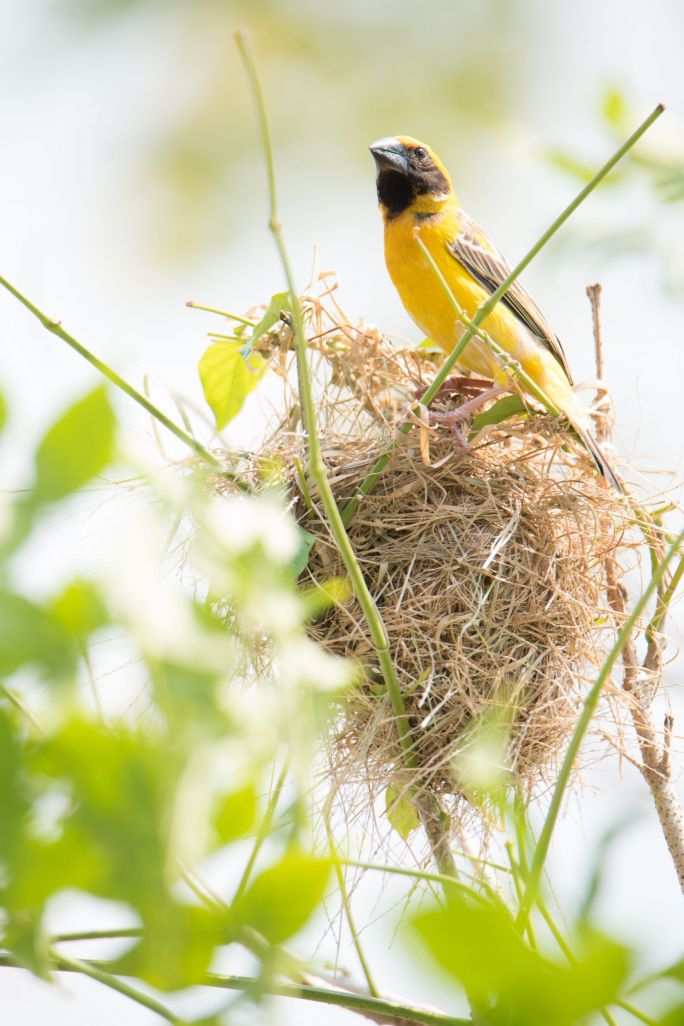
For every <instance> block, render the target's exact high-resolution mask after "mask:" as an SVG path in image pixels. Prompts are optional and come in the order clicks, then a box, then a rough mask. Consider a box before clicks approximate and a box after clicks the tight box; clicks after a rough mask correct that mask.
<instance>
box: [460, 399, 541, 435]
mask: <svg viewBox="0 0 684 1026" xmlns="http://www.w3.org/2000/svg"><path fill="white" fill-rule="evenodd" d="M520 413H524V414H526V413H527V407H526V406H525V403H524V402H523V401H522V399H521V398H520V396H519V395H505V396H504V397H503V399H499V400H497V402H495V403H494V405H493V406H490V407H489V409H488V410H485V411H484V413H480V414H479V415H478V416H477V417H475V418H474V419H473V423H472V425H471V428H470V438H474V437H475V435H477V434H478V433H479V432H480V431H482V428H485V427H489V426H491V425H493V424H500V423H501V421H502V420H508V418H509V417H515V416H517V415H518V414H520Z"/></svg>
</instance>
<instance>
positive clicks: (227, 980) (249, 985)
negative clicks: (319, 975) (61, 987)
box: [0, 954, 473, 1026]
mask: <svg viewBox="0 0 684 1026" xmlns="http://www.w3.org/2000/svg"><path fill="white" fill-rule="evenodd" d="M54 965H55V969H56V970H57V971H58V972H69V973H81V974H82V975H85V976H89V977H90V978H91V979H94V980H97V981H98V982H99V983H102V984H104V986H107V987H111V988H112V989H114V990H117V991H118V992H119V993H120V994H124V995H125V996H126V997H130V998H131V1000H133V1001H137V1002H138V1003H139V1004H141V1005H145V1007H147V1008H149V1009H150V1010H151V1011H153V1012H157V1014H158V1015H161V1016H162V1017H163V1018H165V1019H167V1021H168V1022H170V1023H172V1024H173V1026H188V1024H187V1023H186V1022H185V1020H183V1019H179V1018H178V1017H177V1016H174V1015H173V1013H172V1012H171V1011H169V1009H167V1008H165V1007H164V1006H163V1005H161V1004H160V1003H159V1002H158V1001H155V999H154V998H151V997H148V995H147V994H143V993H142V992H140V991H138V990H135V989H134V988H133V987H129V986H128V984H126V983H124V982H123V980H120V979H119V978H118V977H116V976H113V975H112V974H111V973H109V972H107V971H106V969H105V968H104V966H105V965H108V963H102V962H96V961H92V960H90V959H88V960H85V959H75V958H66V957H65V956H64V955H57V954H56V955H54ZM0 967H4V968H11V969H23V968H24V966H22V965H20V963H19V962H17V961H16V960H15V959H14V958H12V957H11V956H10V955H0ZM198 985H199V986H203V987H216V988H218V989H220V990H237V991H242V992H244V993H246V994H250V993H255V992H260V993H262V994H269V995H271V996H273V997H289V998H299V999H301V1000H303V1001H313V1002H315V1003H317V1004H325V1005H333V1006H336V1007H338V1008H348V1009H349V1010H350V1011H352V1012H358V1013H360V1014H361V1015H363V1016H365V1017H366V1018H368V1019H372V1020H373V1021H374V1022H377V1023H383V1024H385V1023H388V1024H394V1026H406V1024H409V1023H415V1024H416V1026H473V1024H472V1020H471V1019H459V1018H456V1017H454V1016H451V1015H444V1014H443V1013H442V1012H437V1011H433V1010H432V1009H430V1008H420V1007H417V1006H415V1005H409V1004H404V1002H402V1001H391V1000H388V999H386V998H376V997H371V996H370V995H366V994H355V993H350V992H349V991H345V990H343V989H341V988H333V987H319V986H312V985H308V984H296V983H276V982H269V981H268V980H264V979H262V978H259V979H257V978H255V977H251V976H226V975H223V974H220V973H207V975H206V976H205V977H204V978H203V979H202V980H200V981H199V984H198Z"/></svg>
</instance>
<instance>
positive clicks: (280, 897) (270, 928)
mask: <svg viewBox="0 0 684 1026" xmlns="http://www.w3.org/2000/svg"><path fill="white" fill-rule="evenodd" d="M329 875H330V863H329V861H328V860H327V859H318V858H316V857H315V856H313V855H305V854H303V853H298V852H290V853H289V854H287V855H285V857H284V858H283V859H282V860H281V861H280V862H278V863H277V865H275V866H272V867H271V868H270V869H266V870H264V872H263V873H261V874H260V876H258V877H257V878H256V880H255V881H254V883H253V884H252V885H251V887H250V888H249V890H248V891H247V893H246V894H245V896H244V897H243V898H242V899H241V900H240V901H239V902H237V903H236V905H235V906H234V907H233V912H234V916H235V923H236V925H248V926H251V927H253V928H254V929H255V930H258V931H259V933H261V934H262V935H263V936H264V937H266V939H267V940H269V941H271V943H272V944H282V943H283V941H286V940H287V939H288V938H289V937H292V936H293V935H294V934H296V933H298V932H299V931H300V930H301V929H302V927H303V926H305V925H306V923H307V922H308V920H309V919H310V917H311V915H312V914H313V913H314V912H315V910H316V909H317V908H318V906H319V905H320V903H321V901H322V900H323V894H324V892H325V887H326V884H327V882H328V877H329Z"/></svg>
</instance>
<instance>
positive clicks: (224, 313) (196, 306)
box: [185, 299, 257, 328]
mask: <svg viewBox="0 0 684 1026" xmlns="http://www.w3.org/2000/svg"><path fill="white" fill-rule="evenodd" d="M185 305H186V306H189V307H190V309H191V310H204V311H205V312H206V313H213V314H218V315H219V317H227V318H228V320H229V321H237V322H238V324H244V325H246V327H248V328H253V327H254V325H255V324H256V323H257V322H256V321H250V319H249V317H242V316H241V315H240V314H234V313H229V312H228V310H218V309H217V308H216V307H215V306H204V305H203V304H202V303H196V302H195V301H194V299H188V301H187V302H186V304H185Z"/></svg>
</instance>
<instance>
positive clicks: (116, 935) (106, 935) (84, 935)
mask: <svg viewBox="0 0 684 1026" xmlns="http://www.w3.org/2000/svg"><path fill="white" fill-rule="evenodd" d="M142 936H143V931H142V928H141V927H139V926H129V927H122V928H121V929H119V930H76V931H75V932H73V933H56V934H55V935H54V936H53V937H52V941H53V943H55V944H65V943H70V942H71V941H92V940H120V939H122V938H123V939H126V938H129V937H142Z"/></svg>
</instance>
